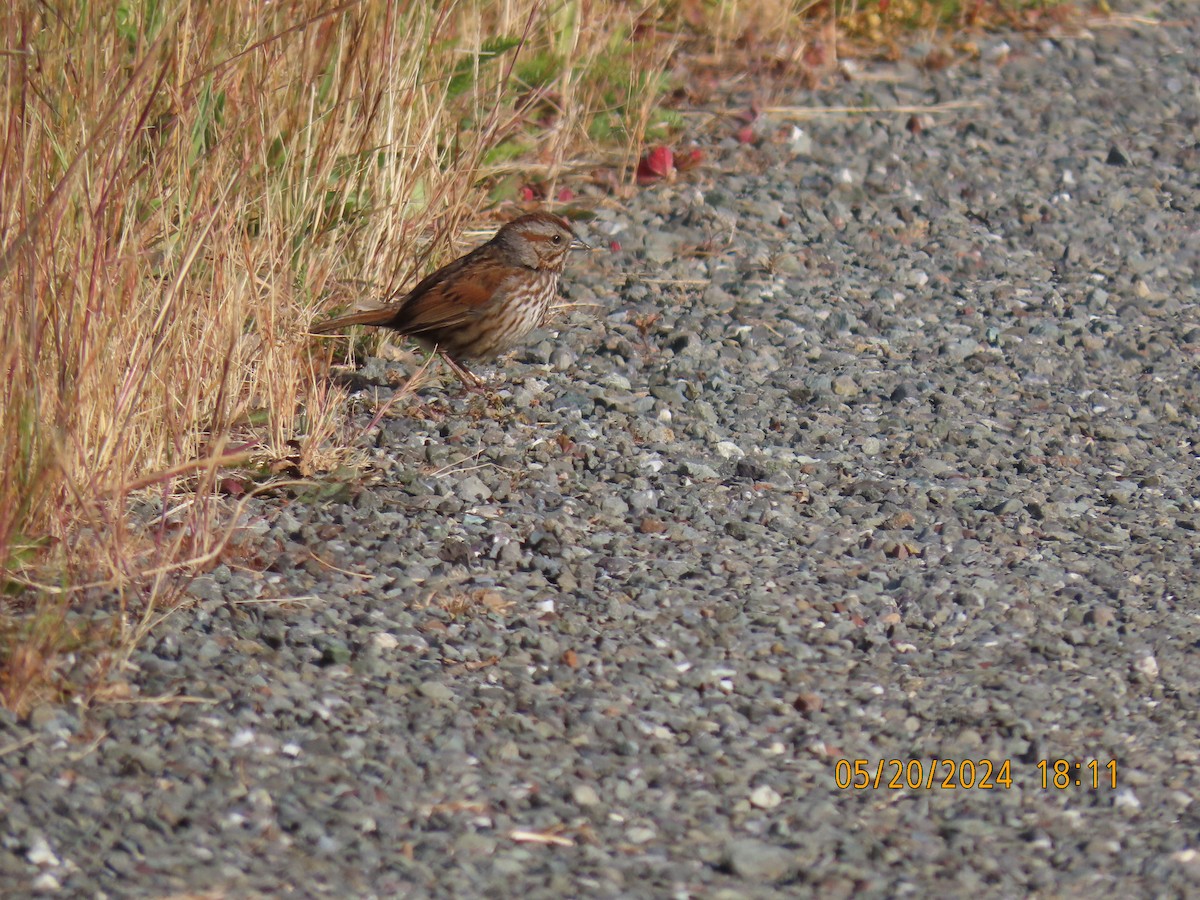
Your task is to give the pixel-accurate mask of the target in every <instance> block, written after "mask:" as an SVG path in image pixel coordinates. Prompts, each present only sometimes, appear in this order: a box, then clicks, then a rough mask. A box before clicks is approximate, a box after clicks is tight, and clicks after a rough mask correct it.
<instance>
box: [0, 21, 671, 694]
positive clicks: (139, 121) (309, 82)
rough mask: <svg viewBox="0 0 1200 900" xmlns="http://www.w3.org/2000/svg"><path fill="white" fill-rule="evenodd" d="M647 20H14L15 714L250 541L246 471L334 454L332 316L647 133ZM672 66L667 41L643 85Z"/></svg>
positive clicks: (11, 572) (11, 638)
mask: <svg viewBox="0 0 1200 900" xmlns="http://www.w3.org/2000/svg"><path fill="white" fill-rule="evenodd" d="M636 13H637V11H636V10H635V9H633V8H632V7H629V6H628V5H626V4H623V3H619V2H615V0H613V2H607V0H596V2H590V3H589V2H582V0H557V2H553V3H547V2H533V0H501V2H488V0H459V2H456V3H447V4H428V3H416V2H413V3H389V2H382V0H379V2H350V3H344V4H342V5H339V6H336V7H332V8H331V7H330V5H329V4H327V3H321V2H316V0H292V2H268V3H264V2H261V0H236V2H227V3H215V4H182V3H179V4H168V3H157V2H153V0H144V2H136V0H124V2H120V3H112V4H107V3H90V4H82V3H64V4H18V5H17V6H16V8H14V9H13V10H11V11H10V12H8V13H6V14H4V16H3V19H2V20H0V21H2V25H0V28H2V29H3V34H4V39H5V45H6V47H7V51H6V53H5V55H4V58H3V65H4V67H5V78H4V86H3V88H2V89H0V104H2V107H0V114H2V116H3V146H2V148H0V366H2V367H3V374H4V377H3V380H2V382H0V471H2V472H3V474H4V477H3V479H0V573H2V574H3V575H4V583H5V587H6V591H7V594H8V599H6V600H5V601H4V604H5V605H4V607H3V609H2V610H0V703H3V704H4V705H7V706H9V707H12V708H22V707H26V706H28V704H29V703H30V702H32V701H33V700H34V699H36V697H38V696H41V695H42V692H44V689H45V687H46V685H47V684H49V685H51V687H53V685H54V680H55V676H53V675H52V674H51V673H54V672H60V673H61V669H62V665H61V664H62V663H63V661H64V659H65V658H66V657H67V655H68V654H69V653H70V652H71V651H73V650H76V649H79V648H81V647H82V646H84V645H88V644H95V643H98V644H101V645H106V646H113V647H122V646H128V645H129V642H130V641H131V640H132V639H134V638H136V636H137V635H138V634H139V633H140V632H141V631H142V630H144V629H145V627H147V625H148V623H149V622H150V621H151V617H152V616H153V615H154V614H155V610H159V609H162V608H164V607H165V606H169V605H170V604H171V603H173V602H175V600H176V595H177V592H178V591H179V589H180V585H181V584H182V583H183V580H182V578H181V576H186V575H187V574H188V573H190V572H194V571H195V570H196V569H197V568H198V567H200V566H202V565H204V564H205V563H206V562H208V561H210V560H211V559H212V558H213V556H214V555H215V554H216V553H217V552H218V551H219V549H220V546H221V544H222V541H223V539H224V537H225V536H226V531H225V528H226V526H227V525H228V524H229V523H230V522H231V521H232V516H233V514H234V512H235V511H234V510H233V509H231V505H230V502H229V501H228V500H222V499H221V498H220V495H219V492H217V491H214V486H215V485H216V484H217V479H218V478H219V477H220V476H219V470H220V467H221V465H222V464H226V463H229V462H231V461H235V460H237V459H239V458H242V457H243V456H244V454H245V452H246V451H247V449H248V448H252V449H254V450H255V452H258V453H263V454H267V455H270V454H279V455H284V454H288V455H292V456H298V458H299V460H300V463H301V468H302V470H303V469H304V468H305V467H306V466H310V465H311V464H312V463H313V459H314V457H315V455H316V454H318V453H319V452H320V450H321V446H322V444H323V443H325V442H326V441H327V440H328V438H329V437H330V435H332V434H334V433H335V432H336V430H337V428H338V424H339V420H338V412H339V410H340V409H341V407H342V399H343V398H342V397H341V396H340V395H339V394H338V393H337V391H336V390H331V389H330V388H329V385H328V382H327V379H326V378H325V377H324V373H325V370H326V367H327V360H326V359H325V358H323V357H322V356H321V353H322V352H323V351H322V350H321V349H320V348H317V349H314V345H313V344H311V343H310V342H309V341H308V340H306V338H305V330H306V326H307V323H308V322H309V320H310V319H311V317H312V316H313V314H314V313H315V312H316V311H317V310H318V309H320V308H322V307H323V306H326V305H328V303H329V302H330V298H333V297H337V298H340V299H341V301H342V302H344V303H351V302H354V301H355V300H357V299H358V297H359V295H364V296H366V295H383V294H386V293H387V292H389V291H390V290H392V289H394V288H397V287H399V286H401V285H402V284H403V283H404V282H406V281H408V280H409V279H410V278H411V277H412V276H413V275H414V274H415V273H417V272H418V271H419V270H420V269H422V268H423V267H425V266H426V265H428V264H429V263H431V262H437V261H438V260H439V258H441V257H443V256H444V255H445V253H446V251H447V246H446V241H447V240H448V238H449V237H451V236H453V235H454V234H455V233H456V232H457V231H458V230H459V225H460V223H462V222H464V221H466V220H468V219H470V218H472V217H473V216H474V215H475V214H476V213H477V212H478V211H479V209H480V207H481V206H482V204H484V203H485V202H486V200H487V196H486V193H485V191H484V190H483V187H484V179H485V177H486V176H488V175H489V172H490V168H489V167H491V166H493V165H495V164H496V162H497V161H498V158H499V159H502V158H503V157H504V155H505V152H510V153H515V152H524V153H526V154H530V153H532V154H533V155H534V161H535V162H537V163H539V164H540V165H541V166H542V167H543V168H544V170H545V171H546V172H547V173H549V175H550V176H551V177H553V173H554V171H555V170H556V168H557V167H558V166H560V165H561V163H562V160H563V159H564V158H565V157H566V156H567V155H568V154H569V153H570V152H572V151H573V148H578V147H579V145H580V142H581V139H582V138H583V135H584V133H585V129H586V127H587V125H588V123H589V121H590V118H589V116H595V115H597V114H598V111H599V110H600V109H601V108H616V107H619V108H620V110H621V114H622V115H625V116H627V117H630V118H631V119H636V118H637V117H639V116H642V117H645V116H646V115H648V113H647V110H648V109H649V103H650V101H651V100H652V99H653V98H652V97H650V99H649V100H648V99H647V97H648V96H649V93H647V94H646V96H639V92H640V91H643V90H644V89H646V88H648V87H649V84H648V82H647V81H646V79H645V78H632V79H631V78H629V77H628V72H627V71H626V73H625V75H621V73H620V72H619V71H618V68H619V67H616V66H615V62H614V61H615V60H616V59H617V57H618V56H620V58H621V59H622V60H625V61H626V62H625V66H626V69H628V58H629V54H630V52H631V50H633V49H636V42H633V43H631V38H630V36H631V34H632V33H633V29H634V26H635V16H636ZM665 55H666V54H665V51H663V50H661V49H655V48H654V47H652V46H651V45H649V44H647V45H646V47H645V55H644V56H643V57H642V58H641V59H639V60H637V65H638V66H639V67H642V68H643V73H642V74H643V75H645V76H646V77H654V76H656V75H657V74H658V72H660V71H661V69H662V66H663V64H664V62H665ZM522 66H524V69H522ZM531 66H532V68H531ZM522 72H524V73H525V75H524V76H522ZM531 77H536V79H537V82H538V83H529V81H528V79H529V78H531ZM531 91H536V92H538V93H537V95H536V96H537V97H538V98H539V99H538V102H539V104H541V105H543V106H545V105H547V104H549V105H550V106H552V107H553V108H554V113H553V114H552V115H550V116H547V117H544V118H545V122H544V123H543V124H542V125H540V126H538V127H537V128H536V129H533V128H530V127H529V125H528V122H527V119H526V113H525V111H524V110H525V108H526V107H525V106H523V105H522V104H519V103H517V102H516V101H517V99H518V98H520V97H523V96H531V95H530V92H531ZM622 93H623V94H624V96H620V97H619V98H618V99H617V101H614V97H617V96H618V95H620V94H622ZM637 127H638V126H637V124H636V123H635V122H633V123H631V124H630V125H629V128H628V133H629V135H630V136H631V137H632V136H633V135H635V134H636V132H637ZM516 138H520V140H516ZM514 143H515V144H517V145H518V146H516V147H515V148H510V150H509V151H503V150H500V151H499V156H498V157H497V154H498V148H504V147H505V146H506V145H511V144H514ZM631 145H632V142H631ZM101 599H103V603H100V605H98V606H97V607H96V609H95V610H91V608H90V607H89V604H91V603H99V602H100V600H101ZM81 611H86V613H85V614H84V613H81ZM105 612H111V613H113V614H112V615H107V614H104V613H105ZM109 664H111V659H110V660H109ZM102 668H103V666H101V669H102ZM102 674H103V673H102V672H93V673H92V675H91V676H88V677H89V678H91V679H92V680H93V681H95V680H96V678H97V677H98V676H99V675H102ZM61 677H66V676H61ZM59 687H62V688H65V687H66V684H65V682H64V683H62V684H60V685H59ZM79 688H80V685H79V684H78V683H74V684H72V685H71V689H72V690H78V689H79Z"/></svg>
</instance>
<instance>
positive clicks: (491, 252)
mask: <svg viewBox="0 0 1200 900" xmlns="http://www.w3.org/2000/svg"><path fill="white" fill-rule="evenodd" d="M574 249H590V248H589V247H588V245H587V244H586V243H584V242H583V241H582V240H581V239H580V238H579V236H578V235H577V234H576V233H575V231H574V229H572V228H571V225H570V224H569V223H568V222H567V221H566V219H563V218H560V217H559V216H556V215H553V214H551V213H548V212H544V211H540V212H533V213H527V214H526V215H523V216H518V217H517V218H515V219H513V220H512V221H510V222H507V223H506V224H504V225H502V226H501V227H500V229H499V230H498V231H497V232H496V234H495V236H494V237H493V238H492V239H491V240H490V241H488V242H487V243H485V244H481V245H479V246H478V247H476V248H475V249H474V250H472V251H471V252H469V253H467V254H466V255H465V256H461V257H459V258H458V259H456V260H454V262H451V263H448V264H447V265H445V266H443V267H442V268H440V269H438V270H437V271H436V272H434V273H432V274H431V275H429V276H427V277H426V278H425V279H424V280H422V281H421V282H420V283H419V284H417V286H416V287H414V288H413V289H412V290H411V291H409V292H408V293H407V294H405V295H404V296H403V297H401V298H400V299H399V300H398V301H396V302H395V303H392V304H389V305H387V306H383V307H380V308H378V309H367V310H360V311H358V312H352V313H349V314H347V315H343V316H338V317H336V318H333V319H330V320H328V321H326V322H322V323H320V324H319V325H316V326H315V327H312V328H310V329H309V330H310V332H311V333H312V334H328V333H330V332H333V331H339V330H341V329H343V328H345V327H347V326H349V325H375V326H379V327H382V328H390V329H392V330H393V331H397V332H399V333H400V334H402V335H405V336H407V337H411V338H413V339H415V340H416V341H417V342H418V343H420V344H422V345H423V346H425V347H426V348H428V349H431V350H432V351H433V352H434V353H435V354H437V355H438V356H440V357H441V358H442V359H444V360H445V361H446V364H447V365H448V366H449V367H450V369H451V370H452V371H453V372H454V374H455V375H457V376H458V378H459V380H460V381H462V383H463V384H464V385H466V386H467V387H468V388H476V389H478V388H479V387H480V386H481V384H482V382H481V381H480V379H479V378H478V377H476V376H475V374H474V373H472V372H471V370H470V369H468V368H467V367H466V365H465V364H464V362H463V361H464V360H488V359H493V358H495V357H496V356H499V355H500V354H502V353H504V352H505V351H506V350H508V349H510V348H511V347H512V346H513V345H514V344H516V343H518V342H519V341H520V340H521V339H522V338H524V337H525V336H526V335H527V334H529V332H531V331H533V329H535V328H537V327H538V326H539V325H541V324H542V322H543V321H544V320H545V319H546V316H547V314H548V313H549V311H550V309H551V306H552V304H553V301H554V298H555V297H556V296H557V294H558V279H559V276H561V275H562V273H563V269H564V268H565V267H566V262H567V254H568V253H569V252H570V251H571V250H574Z"/></svg>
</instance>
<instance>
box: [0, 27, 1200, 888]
mask: <svg viewBox="0 0 1200 900" xmlns="http://www.w3.org/2000/svg"><path fill="white" fill-rule="evenodd" d="M1195 12H1196V10H1195V7H1194V6H1192V5H1190V4H1183V3H1179V4H1177V5H1176V6H1174V7H1169V6H1168V7H1165V8H1162V9H1161V14H1162V15H1164V16H1165V17H1174V18H1176V19H1178V20H1180V21H1179V22H1178V23H1177V24H1176V25H1174V26H1172V27H1158V28H1149V27H1117V26H1113V27H1103V28H1096V29H1095V30H1094V31H1093V32H1092V33H1090V34H1084V35H1081V36H1077V37H1063V38H1054V39H1051V38H1044V37H1038V36H1019V35H1017V36H1014V35H993V36H989V37H987V38H986V39H983V40H982V41H981V48H982V51H983V54H982V56H983V58H982V59H981V60H980V61H979V62H973V63H964V64H962V65H959V66H957V67H953V68H950V69H946V70H941V71H924V70H922V69H921V68H919V67H918V66H916V65H913V64H910V63H902V64H899V65H894V66H889V67H886V68H882V67H874V66H868V67H864V68H863V71H861V73H860V74H859V76H858V77H856V78H855V79H853V80H851V81H848V82H846V83H844V84H841V85H839V86H838V87H837V88H836V89H835V90H829V91H827V92H821V93H817V94H815V95H811V94H805V95H799V96H797V97H796V98H795V100H794V102H795V103H796V104H797V105H798V106H816V105H829V106H843V105H848V104H849V105H860V104H864V103H865V104H868V105H871V106H881V107H892V106H901V107H908V106H929V105H934V104H949V103H969V104H972V105H970V106H962V107H959V108H955V109H950V110H947V111H943V112H940V113H932V114H929V115H927V116H924V117H922V118H921V119H920V122H919V124H920V125H921V126H922V127H921V128H919V129H914V128H910V127H909V126H910V121H909V120H910V114H909V113H907V112H901V113H896V114H886V115H875V116H861V117H848V116H827V117H820V118H815V119H810V120H807V121H803V122H792V121H789V120H788V114H787V113H786V112H783V111H780V112H775V113H768V114H766V115H764V116H763V117H762V118H760V119H759V120H758V121H757V122H756V123H755V125H754V128H755V130H756V135H757V140H756V141H755V142H754V143H753V144H750V145H743V144H740V143H739V142H738V141H736V140H735V139H734V138H733V133H734V131H735V130H736V128H737V127H738V126H737V125H736V124H731V123H729V122H728V121H725V120H717V121H715V122H714V123H713V124H712V125H711V128H710V129H709V130H708V131H707V132H705V134H706V135H707V137H704V138H703V139H702V140H703V142H704V147H705V151H706V154H707V159H706V166H705V167H704V168H703V169H702V170H700V171H699V172H693V173H688V174H687V175H685V176H682V177H681V178H680V179H679V180H677V181H676V182H675V183H673V184H671V185H660V186H658V187H656V188H653V189H649V190H645V191H642V192H641V193H639V195H638V196H637V198H636V199H635V200H634V201H633V202H632V203H631V204H630V205H629V206H628V208H626V207H621V208H619V209H618V208H606V209H602V210H601V212H600V215H599V217H598V218H597V219H596V220H595V221H594V222H593V223H591V230H592V236H593V237H594V238H599V239H600V240H601V242H602V243H607V242H609V241H616V242H619V244H620V248H621V249H620V251H619V252H616V253H610V254H594V255H592V256H591V257H588V258H586V259H581V260H577V261H576V262H575V263H574V264H573V266H572V270H571V272H570V273H569V277H568V282H569V284H568V286H567V290H568V291H569V294H570V299H571V300H572V301H575V302H580V303H591V302H596V303H599V304H601V305H602V307H603V310H602V312H601V313H600V315H599V316H595V317H592V318H589V317H587V316H582V315H578V314H576V315H575V316H574V317H573V319H572V323H573V324H572V326H571V328H570V329H568V330H563V331H562V332H561V333H557V334H556V333H552V332H547V333H546V334H545V339H544V340H542V341H538V340H535V341H534V342H532V343H531V344H530V346H529V347H528V348H526V349H525V350H523V351H521V352H519V353H518V354H517V356H516V358H515V359H514V360H513V361H512V362H510V363H509V364H507V365H506V366H504V367H503V369H502V372H503V375H504V376H505V380H497V381H496V382H495V387H494V391H493V393H494V395H495V398H493V399H491V400H489V399H488V398H486V397H480V396H478V395H466V394H464V393H463V392H462V391H460V390H459V389H458V388H457V386H455V385H454V383H453V382H452V381H451V380H446V381H443V382H440V383H435V384H434V385H432V386H431V387H429V388H428V389H426V390H425V391H424V392H423V394H422V396H421V398H420V402H419V403H418V404H414V405H410V406H408V407H405V408H401V409H399V410H396V411H394V412H393V414H391V415H389V416H388V417H387V418H385V420H384V421H383V423H382V425H381V427H380V428H378V429H377V430H376V431H375V432H373V433H371V434H369V435H368V436H367V437H366V438H365V439H364V442H363V446H364V448H365V453H364V455H365V456H367V457H368V458H369V461H370V464H371V465H370V467H369V468H368V469H367V470H365V471H364V473H363V476H362V479H361V481H360V482H359V483H351V484H347V485H344V486H341V487H340V489H339V486H338V485H337V484H331V485H327V486H326V487H327V488H328V490H326V491H325V493H324V494H322V493H319V492H316V491H309V492H302V493H296V494H293V495H290V496H287V497H278V498H273V499H267V500H263V501H260V502H257V503H256V504H255V505H253V506H252V507H251V516H250V518H249V520H248V521H247V523H246V524H247V526H248V531H247V534H246V536H245V539H244V540H243V541H242V543H241V544H240V546H241V547H242V548H243V550H242V551H241V552H240V553H239V554H235V555H234V556H233V557H231V558H230V559H229V561H228V563H227V564H223V565H221V566H219V567H218V568H216V569H215V570H214V571H212V572H211V573H209V574H207V575H205V576H203V577H202V578H200V579H198V580H197V581H196V583H195V584H194V585H193V587H192V593H193V595H194V597H195V598H196V605H195V607H194V608H193V609H192V610H191V611H189V612H185V613H182V614H179V615H176V616H174V617H173V618H171V619H169V620H168V621H167V622H166V623H165V624H164V625H163V626H161V627H160V628H159V629H158V630H157V631H156V632H155V633H154V635H153V637H152V638H151V639H150V640H149V641H148V642H147V643H146V644H145V646H144V647H143V648H142V649H141V651H140V652H139V653H138V654H136V655H135V657H134V658H133V659H132V661H131V662H132V665H133V668H132V669H131V670H130V672H129V677H130V679H131V685H132V689H133V691H134V694H135V699H137V698H143V699H144V698H167V699H165V700H162V701H161V702H154V703H136V702H135V703H115V704H111V705H104V706H100V707H98V708H96V709H92V710H88V711H86V712H83V711H80V710H78V709H76V708H74V707H67V708H62V709H60V708H51V707H46V708H41V709H38V710H35V712H34V714H33V715H32V716H31V717H29V719H27V720H24V721H14V720H13V719H12V717H11V716H8V717H5V716H2V715H0V753H3V755H0V793H2V794H3V796H4V797H5V798H6V806H7V810H6V817H5V820H4V823H3V827H2V841H0V893H2V894H4V895H5V896H24V895H28V894H30V893H32V892H34V891H39V890H40V891H45V892H47V893H51V894H54V893H57V894H59V895H61V896H80V897H90V896H109V897H118V896H119V897H126V896H166V895H169V894H172V893H174V892H183V891H188V890H211V891H216V892H221V893H223V894H224V895H228V896H237V897H244V896H254V895H259V894H261V895H272V896H278V895H284V894H290V895H292V896H303V897H308V896H313V897H319V896H327V895H335V896H343V897H346V896H353V897H394V896H402V895H409V896H422V895H429V896H484V895H485V894H488V895H491V896H526V897H569V896H599V897H604V896H608V897H617V896H623V897H632V896H680V897H685V896H700V897H728V898H733V897H745V896H753V897H769V896H776V895H780V896H782V895H789V896H791V895H796V894H802V893H808V892H819V893H820V894H821V895H822V896H834V897H836V896H849V895H851V894H855V893H861V894H863V895H865V896H879V897H883V896H932V895H957V896H963V895H967V894H971V895H976V896H1011V897H1020V896H1026V895H1028V894H1039V895H1044V896H1085V895H1090V896H1102V895H1124V896H1134V895H1152V894H1153V895H1156V896H1182V895H1187V894H1191V895H1195V894H1196V893H1198V892H1200V803H1198V802H1197V799H1198V797H1197V795H1198V793H1200V766H1198V763H1200V743H1198V740H1197V738H1198V736H1200V718H1198V716H1197V697H1196V687H1195V686H1196V685H1197V684H1198V683H1200V654H1198V653H1197V652H1196V650H1197V646H1198V644H1200V589H1198V587H1197V583H1198V582H1200V578H1198V575H1200V542H1198V538H1197V530H1198V529H1200V505H1198V502H1197V496H1198V495H1200V461H1198V458H1197V450H1196V443H1195V442H1196V439H1197V434H1198V433H1200V391H1198V388H1200V375H1198V371H1197V361H1198V360H1200V311H1198V301H1200V289H1198V287H1197V281H1198V267H1200V237H1198V230H1197V229H1198V225H1200V88H1198V85H1200V70H1198V63H1197V54H1196V52H1195V48H1196V47H1197V46H1200V24H1198V23H1197V20H1196V16H1195ZM876 75H878V76H880V77H874V76H876ZM738 102H739V103H742V102H746V101H744V100H739V101H738ZM360 374H361V375H362V377H364V378H367V379H376V381H377V382H378V384H377V386H376V387H375V388H373V389H372V390H369V391H367V392H364V393H362V394H361V395H358V396H356V397H355V398H354V399H353V400H352V402H353V403H354V404H355V413H354V415H355V421H357V422H358V423H359V424H360V425H365V424H366V423H367V422H368V421H369V419H370V416H371V414H372V412H373V410H374V408H375V402H376V400H375V398H376V397H378V398H379V399H384V398H386V397H387V396H388V394H389V392H390V388H389V387H388V386H387V385H388V384H389V383H391V381H392V380H394V378H395V377H398V375H399V369H398V367H397V364H396V363H392V362H388V363H384V362H383V361H371V362H370V363H369V364H368V366H367V367H366V368H365V369H364V371H363V372H362V373H360ZM495 374H496V373H494V377H495ZM496 398H498V400H497V399H496ZM935 759H941V760H953V761H961V760H972V761H976V762H977V761H980V760H990V761H992V762H993V764H994V765H996V766H999V765H1000V764H1001V763H1003V762H1004V761H1008V767H1009V773H1010V775H1011V780H1012V785H1011V787H1010V788H1009V787H1003V786H997V787H996V788H995V789H993V790H980V789H970V790H968V789H962V788H959V789H956V790H951V789H948V788H942V787H940V786H935V787H934V788H932V789H925V788H924V787H922V788H920V789H915V790H913V789H907V788H906V789H889V787H888V786H887V781H889V780H890V779H891V777H892V775H893V774H894V768H893V767H890V766H885V771H884V776H883V782H884V783H883V784H881V786H880V787H878V788H876V787H870V788H867V789H865V790H851V789H840V788H839V787H838V786H837V784H836V781H835V775H836V771H835V770H836V768H837V763H838V761H839V760H848V761H851V763H852V762H853V761H854V760H864V761H866V767H867V770H868V771H869V772H870V773H871V775H872V777H873V776H874V773H875V772H876V771H877V769H878V762H879V761H880V760H884V761H887V760H901V761H908V760H919V761H921V762H923V763H924V764H925V766H926V774H927V772H928V765H929V764H930V763H931V762H932V761H933V760H935ZM1057 759H1065V760H1068V761H1070V762H1071V763H1086V762H1087V761H1088V760H1096V761H1098V763H1099V765H1100V766H1101V767H1102V768H1101V771H1100V773H1099V774H1100V776H1101V778H1102V780H1103V781H1104V784H1102V785H1101V786H1100V787H1099V788H1095V787H1092V786H1091V785H1090V784H1084V785H1081V786H1075V785H1074V783H1073V779H1074V777H1075V776H1074V772H1073V771H1072V784H1071V785H1070V786H1069V787H1068V788H1067V789H1065V790H1056V789H1053V788H1050V789H1043V788H1042V787H1041V783H1040V782H1041V773H1040V772H1039V770H1038V762H1039V761H1041V760H1050V761H1053V760H1057ZM1111 760H1115V761H1116V765H1117V787H1116V788H1115V789H1113V788H1112V787H1111V786H1109V785H1108V784H1107V779H1108V769H1107V768H1105V766H1106V764H1107V763H1108V762H1109V761H1111ZM945 771H946V770H945V769H942V770H939V779H938V780H939V783H940V780H941V776H942V775H944V774H945ZM1080 774H1081V775H1082V777H1083V778H1084V779H1085V780H1087V779H1090V777H1091V775H1090V773H1089V772H1087V771H1086V770H1085V771H1083V772H1081V773H1080Z"/></svg>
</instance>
